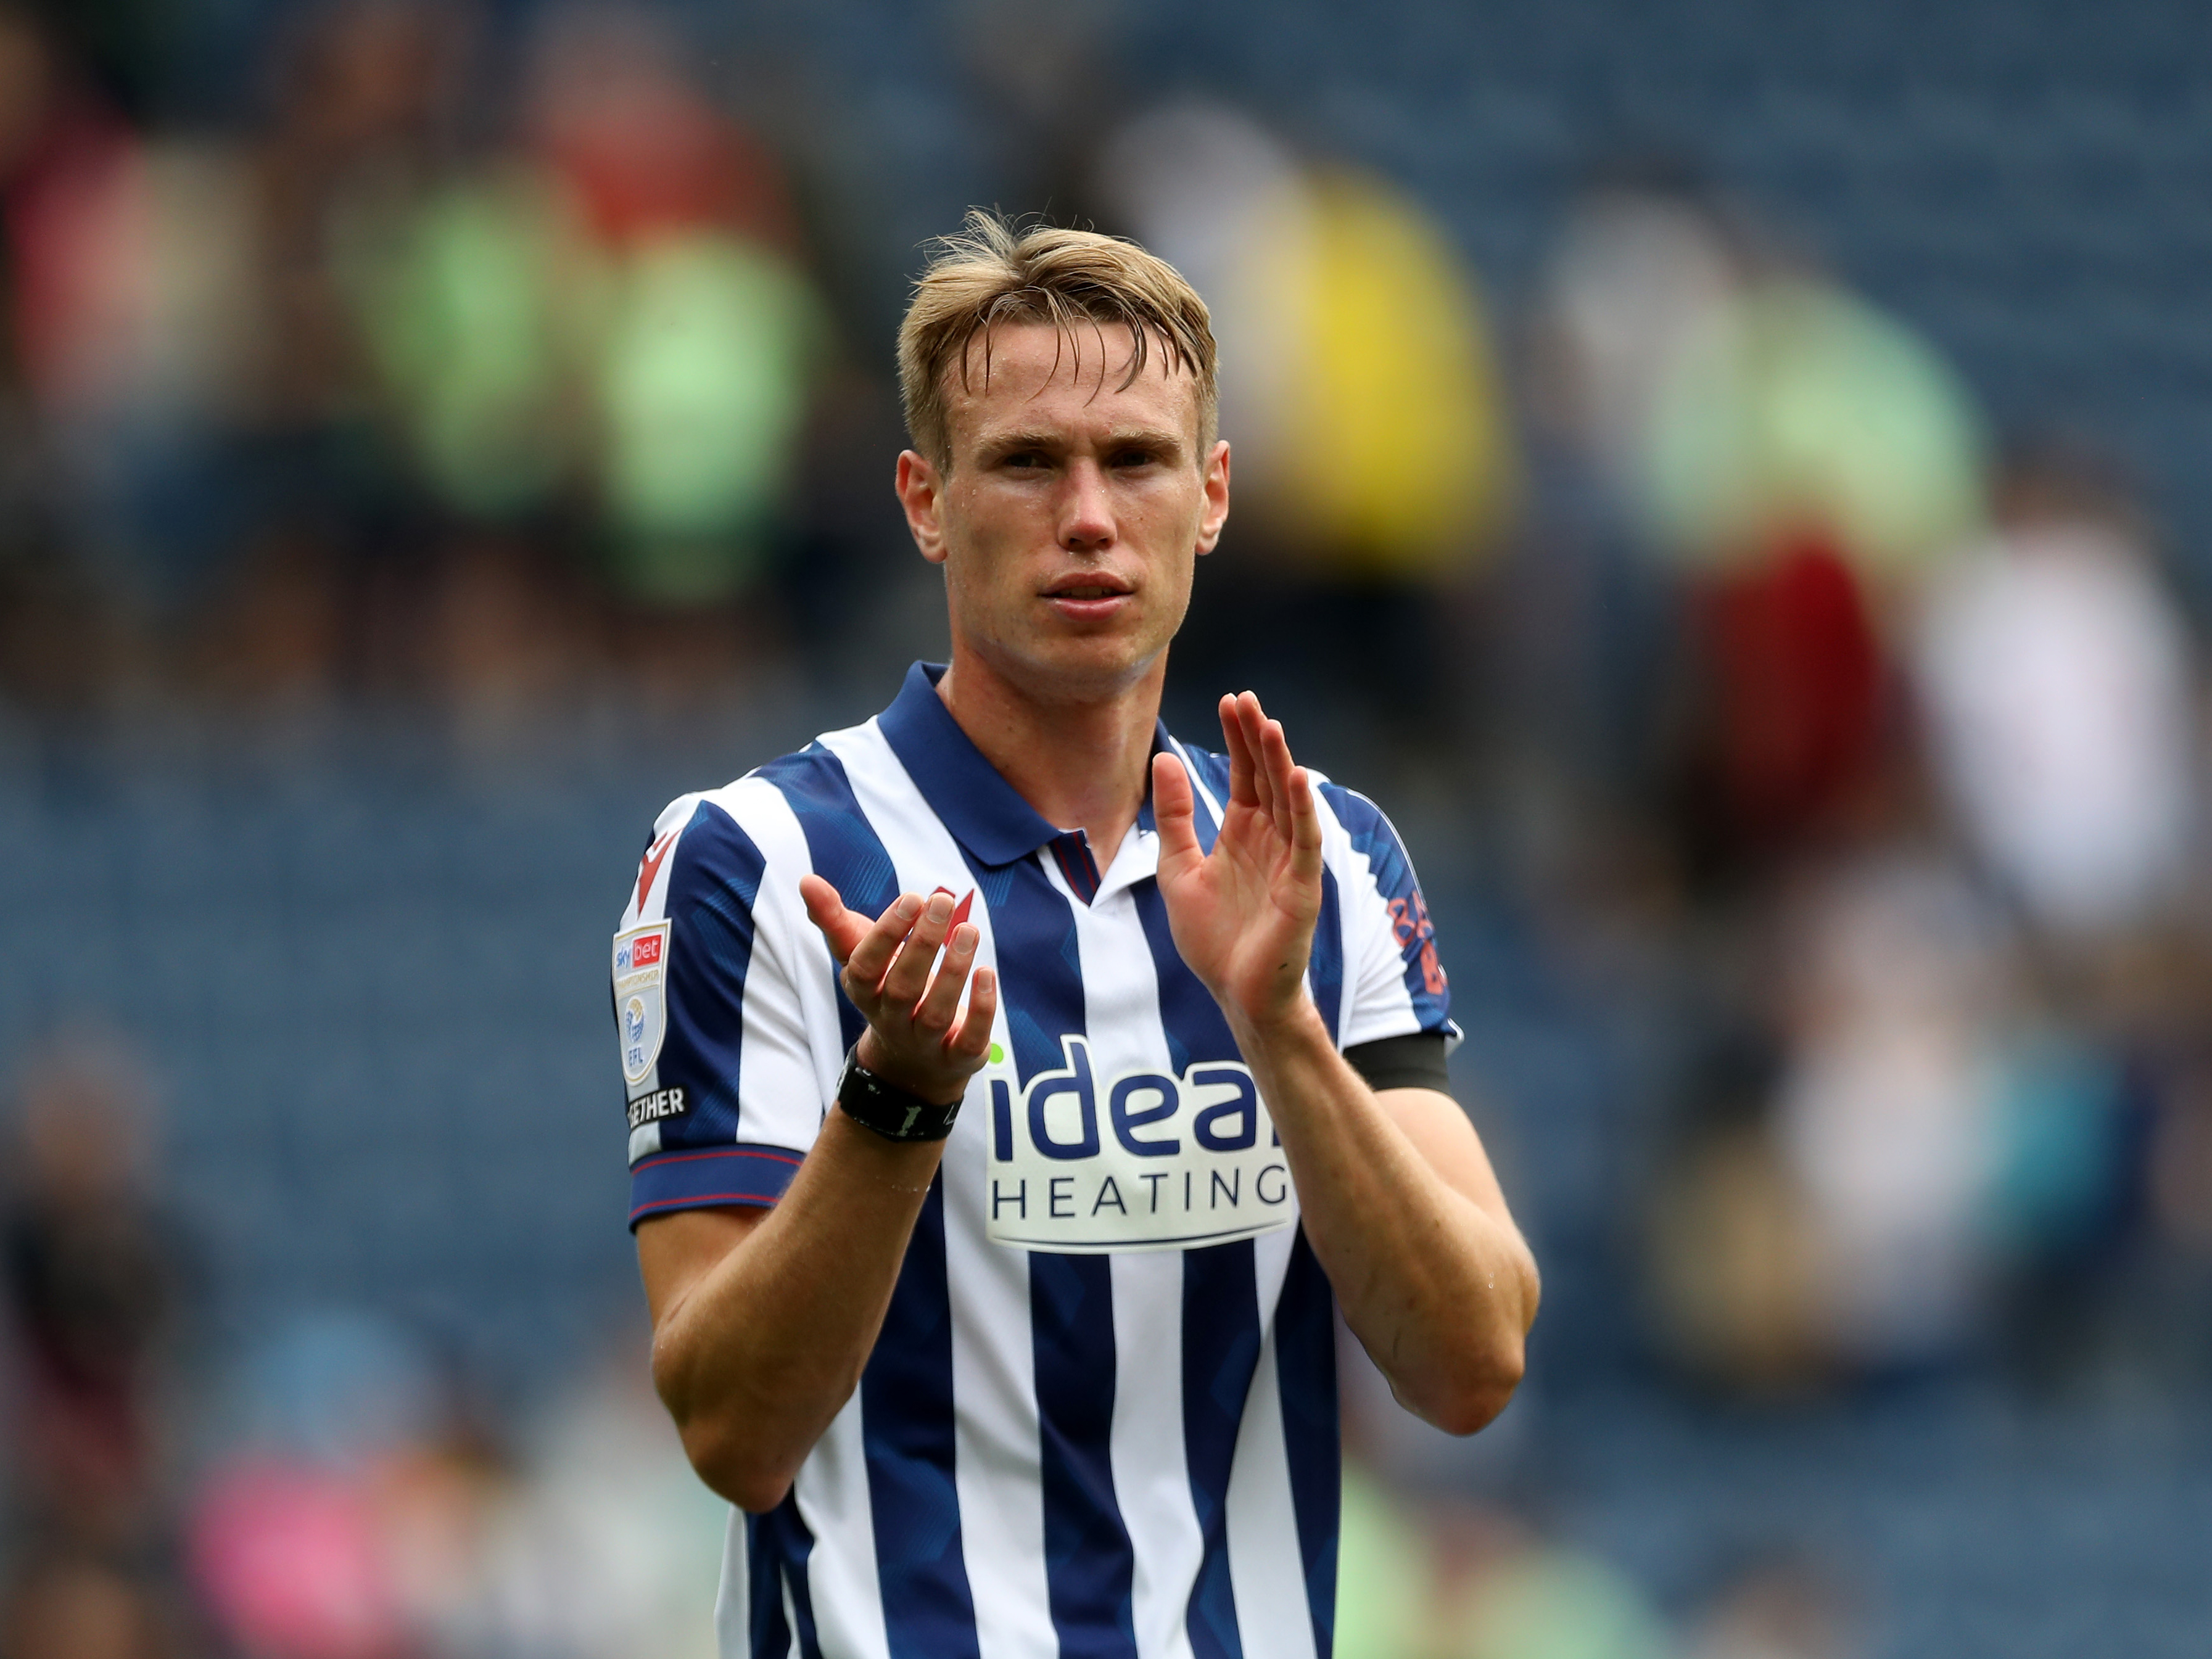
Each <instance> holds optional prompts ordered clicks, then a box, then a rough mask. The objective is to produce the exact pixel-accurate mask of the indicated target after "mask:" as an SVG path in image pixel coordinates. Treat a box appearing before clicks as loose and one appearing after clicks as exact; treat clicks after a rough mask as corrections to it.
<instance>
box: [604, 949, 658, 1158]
mask: <svg viewBox="0 0 2212 1659" xmlns="http://www.w3.org/2000/svg"><path fill="white" fill-rule="evenodd" d="M667 973H668V924H667V923H666V922H665V921H656V922H654V923H653V925H652V926H651V927H634V928H632V929H631V930H630V931H629V933H617V934H616V935H615V962H614V975H615V1022H616V1024H617V1026H618V1027H619V1029H620V1031H621V1036H622V1063H623V1077H624V1078H625V1079H627V1080H628V1081H629V1085H630V1087H631V1088H633V1089H635V1088H636V1087H637V1086H638V1085H640V1084H641V1083H643V1082H644V1081H645V1080H646V1079H647V1078H648V1077H650V1076H651V1075H652V1073H653V1066H654V1065H655V1064H656V1063H657V1062H658V1061H659V1059H660V1043H661V1039H662V1038H664V1037H665V1036H667V1035H668V1007H667V1001H666V999H665V995H664V994H663V981H664V980H665V978H666V976H667ZM633 1127H634V1126H633Z"/></svg>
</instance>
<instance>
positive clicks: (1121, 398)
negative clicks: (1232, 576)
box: [898, 324, 1229, 702]
mask: <svg viewBox="0 0 2212 1659" xmlns="http://www.w3.org/2000/svg"><path fill="white" fill-rule="evenodd" d="M1152 344H1153V349H1152V351H1151V353H1150V354H1149V355H1148V356H1147V358H1146V364H1145V368H1144V371H1143V373H1141V374H1139V375H1138V376H1137V378H1136V379H1135V380H1134V381H1133V382H1132V383H1131V384H1130V385H1128V386H1126V387H1125V386H1122V385H1121V381H1122V380H1123V379H1124V378H1125V377H1126V376H1127V372H1128V363H1129V354H1130V352H1131V350H1132V349H1133V341H1132V338H1131V335H1130V331H1129V330H1128V329H1127V328H1126V327H1123V326H1119V325H1116V326H1112V327H1107V328H1103V329H1092V328H1090V327H1088V326H1087V325H1086V326H1085V327H1083V328H1082V329H1081V330H1080V331H1079V332H1078V333H1074V334H1061V333H1060V332H1059V331H1056V330H1054V328H1052V327H1051V326H1050V325H1046V324H1034V325H1020V326H1015V327H1004V328H1000V329H996V330H994V331H993V333H992V336H991V338H990V342H989V351H990V359H989V374H988V377H987V378H986V374H985V368H984V342H983V341H982V340H981V338H980V337H979V338H978V339H976V340H975V341H974V342H973V343H971V344H970V347H969V362H968V376H967V381H968V383H967V385H966V386H964V387H963V386H962V385H961V383H960V378H959V377H958V376H957V375H951V376H949V377H948V379H949V380H950V381H951V385H950V386H949V387H948V393H949V395H948V398H947V404H948V407H947V411H946V412H947V421H946V427H947V432H948V435H949V439H950V447H951V468H950V470H949V471H945V472H939V470H938V469H937V468H936V467H935V466H934V465H933V464H932V463H931V462H929V461H928V460H927V459H924V458H923V457H921V455H918V454H916V453H915V452H914V451H912V450H908V451H907V452H906V453H904V454H903V455H902V456H900V458H899V477H898V488H899V495H900V499H901V500H902V501H903V502H904V503H905V506H906V509H907V519H908V524H909V526H911V527H912V529H913V531H914V535H915V541H916V542H917V543H918V544H920V546H921V551H922V556H924V557H925V558H927V559H929V560H931V561H932V562H935V563H941V564H943V565H944V566H945V586H946V589H947V592H948V593H949V595H950V598H951V613H952V636H953V649H954V653H955V660H956V661H958V660H960V659H963V658H964V657H967V656H969V655H971V654H972V655H974V656H976V657H979V658H981V660H982V662H983V663H984V664H985V665H987V667H988V668H989V669H990V670H991V671H993V672H994V673H996V674H997V675H998V676H999V677H1000V678H1002V679H1004V680H1006V682H1007V683H1008V684H1011V685H1012V686H1013V687H1014V688H1016V689H1017V690H1019V691H1021V692H1023V693H1024V695H1027V696H1032V697H1036V698H1037V699H1039V700H1040V701H1047V702H1052V701H1061V700H1066V699H1079V700H1091V699H1097V698H1103V697H1108V696H1113V695H1115V693H1117V692H1120V691H1122V690H1127V689H1128V688H1129V687H1130V686H1132V685H1134V684H1137V683H1138V682H1139V681H1140V680H1141V679H1143V678H1144V677H1145V676H1146V674H1147V673H1148V672H1150V671H1152V668H1153V666H1154V665H1156V664H1157V663H1158V661H1159V659H1160V657H1161V654H1162V653H1164V651H1165V650H1166V649H1167V645H1168V641H1170V639H1171V638H1173V637H1174V635H1175V631H1176V629H1177V628H1178V627H1179V626H1181V624H1182V617H1183V612H1184V611H1185V610H1186V609H1187V608H1188V605H1189V604H1190V587H1191V576H1192V572H1193V568H1194V564H1195V562H1196V560H1197V558H1198V556H1199V555H1200V554H1201V553H1206V552H1210V551H1211V550H1212V548H1213V544H1214V543H1215V542H1216V541H1217V540H1218V539H1219V538H1220V535H1221V526H1222V522H1223V520H1225V519H1226V518H1227V517H1228V514H1229V446H1228V445H1227V444H1225V443H1218V442H1217V443H1215V444H1214V445H1212V447H1211V448H1210V450H1208V451H1207V452H1206V453H1200V448H1199V407H1198V387H1197V382H1196V381H1195V380H1194V379H1193V378H1192V376H1191V375H1190V374H1188V373H1187V372H1184V371H1182V370H1179V369H1176V368H1174V367H1172V365H1171V363H1170V360H1169V357H1168V354H1166V353H1165V352H1163V351H1161V350H1160V349H1158V342H1157V341H1155V342H1153V343H1152ZM1102 346H1103V351H1102V349H1101V348H1102Z"/></svg>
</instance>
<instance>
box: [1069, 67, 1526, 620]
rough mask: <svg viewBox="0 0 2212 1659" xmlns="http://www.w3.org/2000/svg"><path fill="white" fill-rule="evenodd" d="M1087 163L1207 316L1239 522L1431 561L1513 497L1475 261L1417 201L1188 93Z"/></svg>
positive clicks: (1480, 541)
mask: <svg viewBox="0 0 2212 1659" xmlns="http://www.w3.org/2000/svg"><path fill="white" fill-rule="evenodd" d="M1100 171H1101V176H1102V177H1103V178H1104V179H1107V180H1109V181H1110V183H1111V185H1112V187H1113V189H1114V191H1115V194H1116V196H1117V197H1119V201H1118V206H1119V207H1120V210H1121V215H1122V216H1123V217H1125V218H1126V219H1127V222H1129V223H1130V224H1131V226H1132V227H1133V228H1134V230H1135V233H1136V234H1137V237H1138V240H1140V241H1142V242H1144V243H1145V244H1146V246H1149V247H1152V248H1154V249H1156V250H1157V251H1158V252H1160V254H1161V255H1162V256H1163V257H1164V258H1167V259H1169V260H1170V261H1173V262H1175V263H1176V264H1177V265H1178V267H1179V268H1181V269H1182V270H1185V271H1186V272H1187V273H1188V274H1189V275H1190V276H1191V279H1192V281H1193V282H1194V283H1195V284H1196V285H1197V286H1198V287H1199V289H1200V292H1201V293H1204V294H1206V295H1207V296H1208V303H1209V304H1210V305H1211V306H1212V307H1213V308H1214V310H1215V313H1216V314H1217V315H1218V317H1219V318H1220V319H1221V328H1222V330H1223V332H1222V335H1221V337H1220V346H1221V377H1222V383H1223V386H1224V387H1225V388H1234V390H1233V391H1227V392H1225V398H1226V400H1225V403H1224V404H1223V410H1222V428H1223V434H1224V435H1225V436H1226V437H1228V438H1229V439H1230V440H1231V442H1232V444H1233V445H1234V446H1235V447H1236V453H1237V467H1238V471H1237V485H1238V495H1237V500H1238V503H1239V507H1238V510H1239V513H1240V515H1243V514H1246V513H1249V514H1250V515H1251V516H1252V517H1253V518H1255V519H1256V520H1258V521H1259V525H1260V526H1261V527H1260V528H1259V530H1258V532H1257V533H1256V535H1255V538H1254V539H1255V540H1256V541H1257V542H1258V543H1259V544H1261V545H1262V546H1268V547H1271V548H1272V549H1279V550H1287V551H1290V552H1293V553H1297V554H1301V555H1303V556H1304V557H1305V558H1306V559H1308V560H1309V561H1310V562H1311V563H1312V564H1313V565H1315V566H1316V567H1318V568H1322V569H1325V570H1328V572H1330V573H1331V574H1334V575H1336V576H1338V577H1340V578H1346V579H1357V578H1366V579H1370V580H1374V579H1383V580H1406V579H1408V578H1421V577H1427V576H1433V575H1435V574H1440V573H1443V572H1447V571H1449V570H1451V569H1454V568H1458V567H1460V566H1462V565H1463V564H1464V563H1465V562H1467V561H1468V560H1469V559H1470V558H1472V557H1473V556H1475V555H1476V554H1479V553H1480V552H1482V551H1484V550H1486V548H1487V546H1488V545H1489V544H1490V543H1491V542H1492V540H1493V539H1494V538H1496V536H1497V534H1498V532H1499V530H1500V529H1501V528H1502V527H1503V526H1504V522H1505V520H1506V519H1507V517H1508V515H1509V513H1510V508H1511V505H1512V500H1513V490H1514V465H1513V459H1512V442H1511V439H1510V435H1509V432H1508V428H1507V424H1506V420H1505V416H1504V409H1503V406H1502V404H1501V401H1500V389H1499V386H1498V376H1497V370H1496V367H1495V364H1494V362H1493V357H1492V349H1491V345H1490V340H1489V329H1488V324H1487V320H1486V317H1485V314H1484V311H1483V307H1482V304H1481V301H1480V298H1479V297H1478V295H1477V293H1476V289H1475V286H1474V280H1473V277H1472V276H1471V275H1470V273H1468V270H1466V269H1465V267H1464V264H1463V263H1462V260H1461V259H1460V258H1459V257H1458V255H1457V254H1456V253H1455V252H1454V251H1453V250H1452V249H1451V248H1450V246H1449V244H1448V243H1447V242H1446V240H1445V239H1444V237H1443V234H1442V233H1441V231H1440V230H1439V229H1438V228H1437V226H1436V224H1435V223H1434V222H1433V221H1432V220H1431V219H1430V218H1429V217H1428V216H1427V215H1426V214H1425V213H1424V212H1423V211H1422V210H1420V209H1419V207H1418V206H1417V205H1415V204H1413V202H1411V201H1410V200H1408V199H1407V198H1406V197H1403V196H1401V195H1400V194H1399V193H1398V192H1397V191H1394V190H1392V189H1390V188H1389V187H1388V186H1387V185H1384V184H1383V182H1382V181H1381V180H1379V179H1374V178H1371V177H1370V176H1368V175H1366V174H1364V173H1356V172H1353V171H1351V170H1349V169H1346V168H1342V167H1308V166H1305V165H1304V164H1302V163H1300V162H1298V161H1296V160H1294V159H1293V158H1292V157H1291V155H1289V154H1288V152H1287V151H1286V150H1285V149H1284V147H1283V146H1282V145H1281V144H1280V143H1279V141H1277V140H1275V139H1274V138H1273V137H1270V136H1269V135H1268V134H1267V133H1266V132H1265V131H1263V130H1261V129H1260V128H1258V127H1256V126H1255V125H1252V124H1251V123H1249V122H1248V121H1246V120H1245V119H1244V118H1242V117H1239V116H1237V115H1236V114H1233V113H1231V112H1229V111H1226V110H1224V109H1220V108H1217V107H1212V106H1204V105H1199V106H1169V107H1168V108H1166V109H1164V110H1162V111H1160V112H1156V113H1154V114H1152V115H1150V116H1147V117H1145V118H1141V119H1139V121H1137V122H1136V123H1134V124H1133V125H1131V126H1129V127H1127V128H1126V129H1125V130H1124V131H1121V133H1119V134H1118V135H1116V136H1115V137H1114V138H1113V139H1112V140H1110V141H1109V143H1108V145H1107V148H1106V149H1105V152H1104V154H1103V156H1102V159H1101V162H1100ZM1319 456H1327V457H1328V465H1325V466H1323V465H1315V464H1314V463H1315V458H1316V457H1319Z"/></svg>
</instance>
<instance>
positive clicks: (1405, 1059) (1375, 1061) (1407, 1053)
mask: <svg viewBox="0 0 2212 1659" xmlns="http://www.w3.org/2000/svg"><path fill="white" fill-rule="evenodd" d="M1344 1057H1345V1058H1346V1060H1350V1061H1351V1062H1352V1070H1353V1071H1355V1072H1357V1073H1359V1075H1360V1077H1361V1078H1362V1079H1364V1080H1365V1082H1366V1084H1367V1086H1368V1087H1369V1088H1370V1089H1435V1090H1437V1091H1440V1092H1442V1093H1443V1094H1449V1093H1450V1092H1451V1072H1450V1069H1449V1067H1448V1066H1446V1065H1445V1064H1444V1034H1443V1032H1442V1031H1415V1032H1413V1033H1412V1034H1411V1035H1410V1036H1394V1037H1384V1038H1383V1039H1382V1040H1381V1041H1380V1042H1360V1043H1355V1044H1354V1045H1353V1046H1352V1047H1351V1048H1346V1050H1345V1051H1344Z"/></svg>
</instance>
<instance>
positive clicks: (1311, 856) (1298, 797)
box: [1286, 751, 1321, 881]
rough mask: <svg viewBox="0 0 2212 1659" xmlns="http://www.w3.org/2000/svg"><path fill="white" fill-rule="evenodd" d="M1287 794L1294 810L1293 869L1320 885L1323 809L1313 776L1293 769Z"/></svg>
mask: <svg viewBox="0 0 2212 1659" xmlns="http://www.w3.org/2000/svg"><path fill="white" fill-rule="evenodd" d="M1286 752H1287V751H1286ZM1286 793H1288V795H1289V797H1290V806H1291V870H1292V872H1294V873H1295V874H1297V876H1299V877H1300V878H1304V879H1309V880H1316V881H1317V880H1319V879H1320V878H1321V808H1320V806H1319V805H1316V803H1315V800H1314V784H1313V776H1312V775H1311V774H1310V773H1309V772H1308V771H1307V770H1306V769H1305V768H1304V767H1303V766H1297V767H1293V768H1291V775H1290V781H1289V787H1288V789H1287V792H1286Z"/></svg>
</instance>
